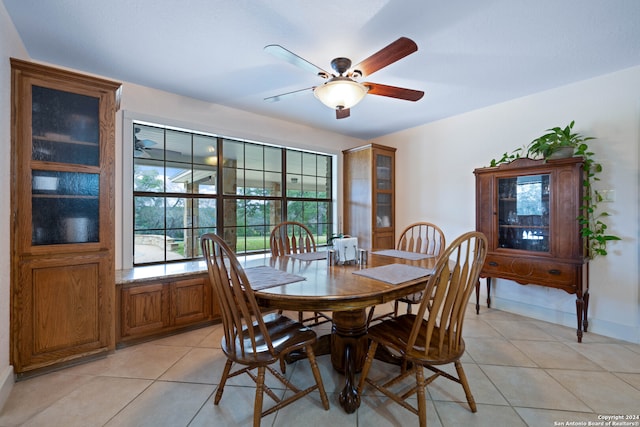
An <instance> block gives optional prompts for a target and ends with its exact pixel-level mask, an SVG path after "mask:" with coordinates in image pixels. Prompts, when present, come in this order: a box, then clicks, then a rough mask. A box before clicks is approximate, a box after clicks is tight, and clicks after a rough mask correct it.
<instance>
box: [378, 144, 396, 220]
mask: <svg viewBox="0 0 640 427" xmlns="http://www.w3.org/2000/svg"><path fill="white" fill-rule="evenodd" d="M375 167H376V171H375V174H376V175H375V176H376V182H375V193H376V194H375V213H376V226H377V227H391V225H392V224H393V206H392V202H393V199H392V193H391V191H392V188H393V187H392V186H393V181H392V178H393V162H392V158H391V156H387V155H384V154H375Z"/></svg>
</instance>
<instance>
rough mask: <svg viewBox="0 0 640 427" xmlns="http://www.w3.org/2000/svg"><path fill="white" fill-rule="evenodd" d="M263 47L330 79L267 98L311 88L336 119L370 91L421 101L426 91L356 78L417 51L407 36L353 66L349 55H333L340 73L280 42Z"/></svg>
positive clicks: (347, 111)
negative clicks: (330, 71)
mask: <svg viewBox="0 0 640 427" xmlns="http://www.w3.org/2000/svg"><path fill="white" fill-rule="evenodd" d="M264 50H266V51H267V52H268V53H270V54H272V55H274V56H276V57H278V58H280V59H283V60H285V61H287V62H289V63H291V64H293V65H296V66H298V67H300V68H302V69H304V70H307V71H311V72H313V73H314V74H316V75H318V76H320V77H322V78H323V79H326V80H327V81H326V82H324V83H323V84H322V85H319V86H312V87H310V88H306V89H301V90H296V91H293V92H288V93H283V94H281V95H276V96H271V97H268V98H265V101H269V102H275V101H280V100H281V99H283V98H286V97H288V96H292V95H298V94H301V93H304V92H307V91H310V90H311V91H313V94H314V95H315V97H316V98H318V99H319V100H320V101H321V102H322V103H323V104H325V105H326V106H327V107H329V108H332V109H335V110H336V119H344V118H346V117H349V116H350V114H351V113H350V109H351V107H353V106H354V105H356V104H357V103H358V102H360V101H361V100H362V99H363V98H364V97H365V95H367V94H371V95H379V96H387V97H390V98H397V99H403V100H407V101H418V100H419V99H421V98H422V96H423V95H424V92H423V91H420V90H413V89H405V88H401V87H396V86H388V85H382V84H379V83H371V82H364V83H360V82H358V81H357V80H356V79H358V78H360V77H365V76H370V75H371V74H373V73H375V72H376V71H378V70H380V69H382V68H384V67H386V66H387V65H391V64H393V63H394V62H396V61H398V60H400V59H402V58H404V57H405V56H408V55H410V54H412V53H413V52H416V51H417V50H418V45H416V43H415V42H414V41H413V40H411V39H409V38H407V37H400V38H399V39H398V40H396V41H394V42H393V43H391V44H389V45H388V46H386V47H384V48H382V49H380V50H379V51H378V52H376V53H374V54H373V55H371V56H369V57H368V58H367V59H365V60H363V61H362V62H360V63H358V64H357V65H356V66H355V67H351V60H350V59H349V58H341V57H340V58H335V59H333V60H332V61H331V68H333V70H334V71H335V72H336V73H337V74H334V73H329V72H328V71H325V70H323V69H322V68H320V67H318V66H316V65H314V64H312V63H311V62H309V61H307V60H306V59H304V58H302V57H300V56H298V55H296V54H295V53H293V52H291V51H289V50H287V49H285V48H284V47H282V46H280V45H278V44H270V45H268V46H265V47H264Z"/></svg>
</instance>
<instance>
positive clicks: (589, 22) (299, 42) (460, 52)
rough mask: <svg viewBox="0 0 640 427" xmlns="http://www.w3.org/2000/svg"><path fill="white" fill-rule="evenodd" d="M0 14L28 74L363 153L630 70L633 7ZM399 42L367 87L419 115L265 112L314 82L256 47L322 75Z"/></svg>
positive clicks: (416, 1) (313, 103)
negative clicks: (203, 105) (395, 138)
mask: <svg viewBox="0 0 640 427" xmlns="http://www.w3.org/2000/svg"><path fill="white" fill-rule="evenodd" d="M2 1H3V3H4V5H5V6H6V9H7V11H8V12H9V15H10V16H11V19H12V20H13V22H14V24H15V26H16V28H17V30H18V33H19V34H20V36H21V38H22V40H23V42H24V44H25V46H26V49H27V51H28V53H29V55H30V56H31V58H32V59H34V60H37V61H44V62H48V63H52V64H57V65H60V66H64V67H70V68H73V69H76V70H80V71H85V72H89V73H95V74H99V75H102V76H105V77H108V78H112V79H117V80H121V81H126V82H132V83H136V84H140V85H144V86H149V87H152V88H157V89H161V90H165V91H168V92H173V93H177V94H181V95H185V96H189V97H192V98H197V99H201V100H204V101H208V102H212V103H216V104H222V105H226V106H229V107H233V108H238V109H241V110H245V111H250V112H253V113H257V114H262V115H265V116H271V117H275V118H279V119H284V120H289V121H293V122H297V123H302V124H306V125H309V126H313V127H317V128H322V129H327V130H330V131H334V132H337V133H340V134H344V135H349V136H353V137H358V138H363V139H370V138H374V137H377V136H381V135H385V134H388V133H392V132H395V131H398V130H402V129H406V128H410V127H414V126H418V125H421V124H424V123H428V122H432V121H435V120H439V119H442V118H445V117H449V116H452V115H456V114H460V113H463V112H466V111H470V110H474V109H477V108H482V107H485V106H488V105H492V104H496V103H499V102H503V101H507V100H509V99H514V98H518V97H521V96H525V95H528V94H531V93H535V92H540V91H543V90H546V89H550V88H554V87H558V86H562V85H565V84H568V83H571V82H574V81H579V80H584V79H588V78H591V77H595V76H599V75H603V74H607V73H610V72H613V71H616V70H620V69H624V68H628V67H632V66H636V65H640V0H535V1H532V0H447V1H442V0H404V1H391V0H351V1H345V0H341V1H332V0H325V1H324V2H312V1H291V0H262V1H260V0H190V1H178V0H111V1H106V0H47V1H42V0H2ZM401 36H406V37H409V38H411V39H413V40H414V41H415V42H416V43H417V44H418V51H417V52H415V53H413V54H412V55H410V56H408V57H406V58H404V59H402V60H400V61H398V62H396V63H394V64H392V65H390V66H388V67H386V68H384V69H382V70H380V71H378V72H376V73H374V74H373V75H372V76H370V77H367V81H371V82H375V83H382V84H387V85H393V86H400V87H406V88H410V89H418V90H423V91H424V92H425V96H424V98H423V99H422V100H420V101H418V102H415V103H414V102H409V101H401V100H396V99H392V98H386V97H381V96H374V95H368V96H367V97H366V98H365V99H364V100H363V101H362V102H361V103H360V104H358V105H356V106H355V107H353V108H352V109H351V117H349V118H347V119H342V120H336V119H335V113H334V112H333V111H332V110H330V109H329V108H327V107H325V106H324V105H322V104H321V103H320V101H318V100H317V99H315V98H314V96H313V94H312V93H311V92H307V93H305V94H303V95H300V96H295V97H290V98H287V99H285V100H281V101H280V102H275V103H269V102H265V101H264V98H266V97H270V96H274V95H279V94H282V93H286V92H291V91H295V90H298V89H304V88H308V87H311V86H315V85H317V84H319V83H321V82H322V80H321V79H320V78H319V77H317V76H315V75H313V74H312V73H309V72H306V71H305V70H303V69H301V68H298V67H295V66H293V65H291V64H289V63H286V62H284V61H282V60H279V59H277V58H275V57H273V56H271V55H269V54H267V53H266V52H264V50H263V47H264V46H266V45H268V44H280V45H282V46H284V47H285V48H287V49H289V50H291V51H293V52H294V53H296V54H298V55H299V56H301V57H303V58H305V59H306V60H308V61H310V62H312V63H313V64H315V65H317V66H319V67H320V68H323V69H326V70H331V66H330V61H331V59H333V58H335V57H338V56H345V57H348V58H350V59H351V60H352V61H353V63H354V64H356V63H358V62H359V61H361V60H362V59H364V58H366V57H368V56H369V55H371V54H373V53H375V52H376V51H378V50H379V49H381V48H383V47H384V46H386V45H387V44H389V43H391V42H393V41H394V40H396V39H397V38H399V37H401Z"/></svg>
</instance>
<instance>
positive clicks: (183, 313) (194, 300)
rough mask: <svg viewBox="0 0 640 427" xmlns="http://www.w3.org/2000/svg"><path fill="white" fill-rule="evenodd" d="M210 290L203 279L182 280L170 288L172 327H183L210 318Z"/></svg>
mask: <svg viewBox="0 0 640 427" xmlns="http://www.w3.org/2000/svg"><path fill="white" fill-rule="evenodd" d="M211 312H212V304H211V290H210V289H209V283H208V281H207V280H205V279H191V280H183V281H180V282H176V283H173V284H172V287H171V318H172V319H173V323H174V325H185V324H190V323H194V322H199V321H202V320H207V319H209V318H210V317H211Z"/></svg>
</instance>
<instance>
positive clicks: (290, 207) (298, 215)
mask: <svg viewBox="0 0 640 427" xmlns="http://www.w3.org/2000/svg"><path fill="white" fill-rule="evenodd" d="M287 221H298V222H304V217H303V215H302V202H288V203H287Z"/></svg>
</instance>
